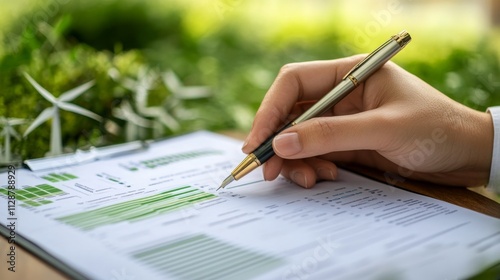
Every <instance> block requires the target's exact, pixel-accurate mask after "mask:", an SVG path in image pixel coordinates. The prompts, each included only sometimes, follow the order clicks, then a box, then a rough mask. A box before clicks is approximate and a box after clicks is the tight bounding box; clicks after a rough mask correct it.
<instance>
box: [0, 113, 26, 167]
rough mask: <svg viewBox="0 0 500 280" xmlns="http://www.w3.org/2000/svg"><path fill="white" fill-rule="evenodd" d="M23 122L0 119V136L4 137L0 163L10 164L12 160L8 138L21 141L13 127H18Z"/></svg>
mask: <svg viewBox="0 0 500 280" xmlns="http://www.w3.org/2000/svg"><path fill="white" fill-rule="evenodd" d="M25 122H26V120H25V119H18V118H5V117H0V125H1V126H3V129H2V132H1V133H0V135H2V136H3V137H4V146H5V148H4V151H3V153H2V154H1V155H0V162H1V163H10V162H11V161H12V160H13V157H12V154H11V151H10V138H11V137H14V138H16V139H17V140H20V139H21V137H20V136H19V134H18V133H17V132H16V131H15V130H14V128H13V126H15V125H20V124H23V123H25Z"/></svg>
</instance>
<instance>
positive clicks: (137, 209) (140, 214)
mask: <svg viewBox="0 0 500 280" xmlns="http://www.w3.org/2000/svg"><path fill="white" fill-rule="evenodd" d="M215 197H217V196H215V195H213V194H210V193H206V192H203V191H200V190H198V189H196V188H194V187H191V186H183V187H179V188H175V189H172V190H168V191H164V192H161V193H159V194H155V195H152V196H147V197H143V198H139V199H135V200H130V201H125V202H121V203H117V204H113V205H109V206H105V207H102V208H98V209H94V210H90V211H86V212H81V213H76V214H72V215H69V216H64V217H59V218H57V220H59V221H61V222H63V223H66V224H68V225H71V226H74V227H77V228H80V229H82V230H92V229H94V228H97V227H100V226H104V225H110V224H115V223H120V222H124V221H129V222H133V221H138V220H143V219H148V218H152V217H156V216H159V215H162V214H165V213H168V212H171V211H173V210H176V209H179V208H181V207H186V206H189V205H193V204H195V203H198V202H201V201H205V200H208V199H212V198H215Z"/></svg>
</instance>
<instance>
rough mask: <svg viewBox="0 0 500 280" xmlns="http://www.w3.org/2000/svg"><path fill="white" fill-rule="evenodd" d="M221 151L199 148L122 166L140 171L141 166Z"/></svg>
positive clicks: (148, 166) (214, 153) (146, 166)
mask: <svg viewBox="0 0 500 280" xmlns="http://www.w3.org/2000/svg"><path fill="white" fill-rule="evenodd" d="M221 153H222V152H221V151H216V150H199V151H192V152H185V153H178V154H171V155H166V156H161V157H155V158H151V159H146V160H141V161H138V162H131V163H128V164H122V165H121V166H122V167H124V168H125V169H127V170H129V171H138V170H139V169H140V168H147V169H152V168H157V167H160V166H165V165H168V164H172V163H176V162H180V161H185V160H190V159H195V158H199V157H203V156H209V155H216V154H221Z"/></svg>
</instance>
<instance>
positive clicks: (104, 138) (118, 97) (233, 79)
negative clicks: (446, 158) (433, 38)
mask: <svg viewBox="0 0 500 280" xmlns="http://www.w3.org/2000/svg"><path fill="white" fill-rule="evenodd" d="M167 2H168V3H167ZM167 2H162V1H150V2H148V1H139V0H129V1H118V0H106V1H56V0H54V1H46V2H41V1H40V2H37V5H35V6H34V7H35V8H33V9H32V10H30V9H28V8H27V9H26V10H25V11H24V13H23V14H21V15H20V16H18V17H17V18H15V20H14V21H13V22H12V24H11V25H10V27H9V28H8V29H5V30H3V35H4V42H3V44H1V45H0V91H1V92H2V94H0V100H1V102H2V104H4V106H3V107H0V115H1V116H7V117H19V118H29V119H34V118H35V117H36V116H38V114H39V113H40V112H41V111H42V110H43V109H45V108H46V107H48V106H50V104H49V102H48V101H46V100H45V99H44V98H43V97H42V96H40V95H39V94H38V93H37V92H36V91H35V90H34V88H33V87H32V86H31V85H30V84H29V83H28V82H27V81H26V79H25V78H24V77H23V75H22V72H27V73H29V74H30V75H31V76H32V77H33V78H34V79H35V80H36V81H38V82H39V83H40V84H41V85H42V86H43V87H44V88H46V89H47V90H49V91H50V92H52V93H53V94H55V95H56V96H58V95H59V94H61V93H62V92H64V91H66V90H68V89H70V88H73V87H75V86H77V85H80V84H82V83H84V82H87V81H89V80H95V81H96V85H95V86H94V87H92V88H91V89H90V90H89V91H87V92H86V93H84V94H83V95H82V96H80V97H78V98H77V99H76V100H74V103H75V104H77V105H80V106H82V107H84V108H87V109H89V110H91V111H93V112H95V113H97V114H99V115H100V116H102V117H104V119H105V121H104V122H102V123H97V122H96V121H94V120H92V119H88V118H86V117H82V116H79V115H76V114H73V113H68V112H62V113H61V120H62V121H61V123H62V132H63V135H64V138H63V143H64V145H65V146H66V147H67V148H69V150H72V149H75V148H82V147H83V148H85V147H88V146H89V145H108V144H113V143H119V142H122V141H124V136H123V130H120V131H117V130H116V129H115V128H116V127H124V121H122V120H119V119H117V118H116V117H114V116H113V114H112V112H113V108H116V107H117V106H119V104H121V102H123V101H127V100H129V101H130V100H133V99H134V98H135V96H134V93H133V92H131V91H130V90H129V89H126V88H124V87H123V86H121V85H120V84H119V83H117V82H116V81H114V80H113V79H112V78H111V77H110V75H109V74H108V71H109V69H111V68H114V69H116V70H117V71H118V72H119V73H120V74H121V75H122V76H125V77H129V78H131V79H136V78H137V76H138V73H139V71H140V69H143V68H146V69H152V70H153V71H156V72H157V73H161V72H165V71H167V70H169V69H171V70H173V71H174V72H175V73H176V74H178V76H179V77H180V79H181V80H182V81H183V82H184V83H185V84H186V85H208V86H209V87H210V88H212V90H213V93H214V94H213V96H212V97H211V98H204V99H197V100H184V101H179V102H176V103H175V104H173V103H171V104H166V103H168V102H169V101H168V100H170V102H171V99H168V97H169V96H171V95H172V93H171V92H169V90H168V89H167V88H166V87H165V86H164V85H163V84H162V82H161V79H158V80H157V81H156V82H155V83H154V86H153V88H152V90H151V91H150V95H149V99H148V104H149V105H150V106H159V105H162V106H164V107H165V110H167V111H168V112H169V113H171V114H172V115H173V116H174V117H175V118H176V119H177V120H178V121H179V122H180V123H181V129H180V130H179V131H172V130H169V129H168V128H167V129H165V136H168V135H172V134H175V133H183V132H187V131H193V130H197V129H209V130H226V129H240V130H247V129H248V128H249V126H250V125H251V120H252V118H253V115H254V113H255V111H256V110H257V108H258V107H259V105H260V102H261V100H262V98H263V96H264V94H265V92H266V90H267V88H268V87H269V86H270V85H271V83H272V81H273V80H274V78H275V76H276V74H277V73H278V71H279V68H280V67H281V66H282V65H284V64H286V63H290V62H297V61H307V60H318V59H333V58H338V57H344V56H347V55H351V54H355V53H358V52H359V51H360V50H359V49H356V48H355V47H353V46H351V45H349V44H348V43H345V36H343V35H341V33H340V32H339V28H324V29H322V30H319V31H318V32H317V34H316V35H315V36H310V37H308V38H304V34H303V33H299V32H298V31H297V30H298V29H300V26H298V25H299V23H296V24H290V25H287V26H286V28H283V29H282V30H278V31H273V32H274V33H273V32H271V31H268V30H264V31H266V32H263V30H256V28H259V27H262V26H269V27H271V26H272V23H261V22H260V23H252V22H250V21H248V20H247V21H245V19H240V18H236V19H235V18H231V17H230V16H231V15H230V14H229V12H230V11H231V10H232V9H238V5H240V2H239V1H221V2H220V3H219V4H220V5H219V6H216V7H215V8H217V9H215V8H214V10H210V11H206V7H205V6H199V5H203V3H205V2H203V1H194V2H193V3H191V2H185V1H167ZM228 3H229V4H228ZM197 5H198V6H197ZM50 7H52V8H51V9H50ZM40 11H45V13H44V15H45V16H43V17H42V16H36V15H37V12H38V13H40ZM49 11H51V12H49ZM226 16H227V18H226ZM198 17H200V18H198ZM238 22H239V23H240V24H235V23H238ZM306 23H307V21H306ZM304 28H305V31H304V32H312V31H311V30H315V29H314V28H309V29H307V28H308V27H307V26H306V27H304ZM267 31H268V32H267ZM269 34H271V35H269ZM273 34H274V35H273ZM398 61H399V63H400V64H401V65H402V66H403V67H404V68H406V69H408V70H409V71H410V72H412V73H414V74H415V75H417V76H419V77H421V78H422V79H423V80H425V81H426V82H428V83H429V84H431V85H432V86H434V87H436V88H438V89H439V90H441V91H442V92H444V93H446V94H448V95H449V96H450V97H451V98H453V99H455V100H457V101H459V102H462V103H464V104H466V105H468V106H471V107H473V108H475V109H478V110H485V108H487V107H488V106H491V105H493V104H500V95H499V94H498V92H500V83H499V82H498V81H499V80H500V79H499V78H498V75H499V73H500V62H499V57H498V52H497V51H495V50H493V48H492V47H491V46H490V45H489V44H488V43H487V42H486V41H485V42H480V43H479V44H478V45H477V47H472V48H471V47H470V46H469V47H468V48H456V49H454V50H453V51H451V52H450V53H449V55H447V56H446V57H440V58H439V59H437V60H432V61H431V62H427V61H421V60H413V61H411V60H404V59H400V60H398ZM165 100H167V101H165ZM131 103H132V104H134V103H133V102H131ZM26 128H27V126H23V127H21V129H20V131H21V132H23V131H24V130H25V129H26ZM144 137H145V138H150V137H153V134H152V131H150V130H148V131H147V134H146V135H144ZM49 138H50V121H49V122H47V123H44V124H42V125H41V126H40V127H39V128H38V129H36V130H35V131H34V132H32V134H30V135H29V136H28V137H27V138H26V139H25V140H23V141H21V142H19V141H14V143H13V145H14V152H16V153H20V154H22V156H23V157H24V158H32V157H40V156H43V155H44V153H45V152H46V151H47V150H48V147H49V142H50V141H49Z"/></svg>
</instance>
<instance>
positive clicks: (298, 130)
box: [273, 109, 394, 159]
mask: <svg viewBox="0 0 500 280" xmlns="http://www.w3.org/2000/svg"><path fill="white" fill-rule="evenodd" d="M393 126H394V122H392V124H391V122H390V120H389V118H388V117H385V116H384V114H382V112H381V110H380V109H373V110H369V111H365V112H361V113H357V114H352V115H343V116H333V117H319V118H313V119H310V120H307V121H305V122H302V123H299V124H297V125H295V126H293V127H290V128H288V129H286V130H285V131H283V132H282V133H280V134H279V135H278V136H276V137H275V138H274V140H273V149H274V151H275V153H276V155H278V156H279V157H281V158H287V159H297V158H307V157H313V156H317V155H323V154H326V153H331V152H338V151H353V150H379V149H382V148H383V147H384V146H386V145H387V144H388V143H389V141H390V139H392V138H393V136H394V135H391V131H394V129H393Z"/></svg>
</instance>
